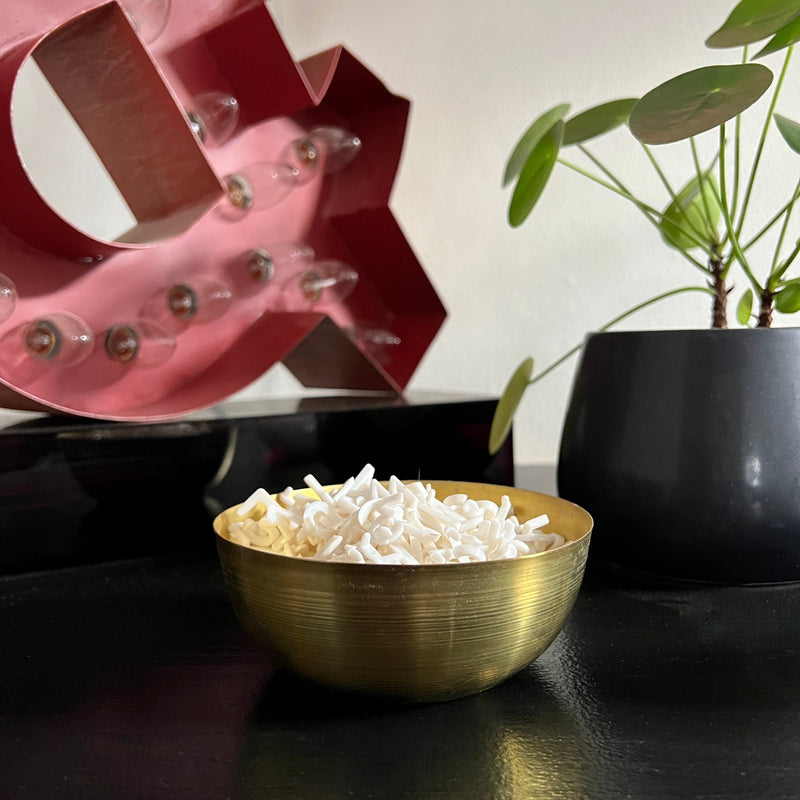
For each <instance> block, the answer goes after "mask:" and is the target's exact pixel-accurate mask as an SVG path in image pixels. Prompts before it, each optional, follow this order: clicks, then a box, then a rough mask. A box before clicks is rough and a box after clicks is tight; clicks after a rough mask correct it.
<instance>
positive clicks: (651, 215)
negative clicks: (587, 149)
mask: <svg viewBox="0 0 800 800" xmlns="http://www.w3.org/2000/svg"><path fill="white" fill-rule="evenodd" d="M588 155H589V158H590V159H591V160H592V161H594V162H596V163H597V164H598V167H599V168H600V169H602V170H603V172H605V173H606V174H609V175H610V173H609V172H608V170H606V169H605V168H604V167H603V166H602V165H601V164H599V162H597V159H595V158H594V157H593V156H591V154H588ZM557 161H558V163H559V164H562V165H563V166H565V167H568V168H569V169H571V170H574V171H575V172H577V173H578V174H579V175H583V177H584V178H588V179H589V180H591V181H594V182H595V183H597V184H598V185H600V186H602V187H604V188H605V189H608V190H609V191H611V192H614V193H615V194H618V195H619V196H620V197H623V198H625V199H626V200H628V201H629V202H631V203H633V204H634V205H635V206H636V207H637V208H638V209H639V210H640V211H641V212H642V213H643V214H644V215H645V217H647V219H648V220H649V221H650V222H651V223H652V224H653V225H655V226H656V227H657V228H658V227H659V223H660V220H661V212H660V211H658V210H656V209H655V208H653V207H652V206H649V205H647V204H646V203H644V202H642V201H641V200H639V199H638V198H636V197H634V195H632V194H631V193H630V192H628V191H626V190H623V189H621V188H619V187H620V186H621V184H619V185H617V186H615V185H614V184H612V183H608V182H607V181H604V180H603V179H602V178H598V177H597V175H594V174H592V173H591V172H589V171H588V170H585V169H583V168H582V167H579V166H578V165H577V164H573V163H572V162H571V161H566V160H565V159H563V158H559V159H557ZM611 179H612V180H615V179H614V178H613V176H612V177H611ZM678 252H679V253H681V255H682V256H683V257H684V258H685V259H686V260H687V261H689V262H690V263H692V264H693V265H694V266H695V267H697V268H698V269H699V270H702V271H703V272H705V273H706V274H708V273H709V272H710V270H709V269H708V267H707V266H706V265H705V264H703V263H702V262H700V261H698V260H697V259H696V258H694V257H693V256H691V255H689V253H687V252H686V251H685V250H681V249H679V250H678Z"/></svg>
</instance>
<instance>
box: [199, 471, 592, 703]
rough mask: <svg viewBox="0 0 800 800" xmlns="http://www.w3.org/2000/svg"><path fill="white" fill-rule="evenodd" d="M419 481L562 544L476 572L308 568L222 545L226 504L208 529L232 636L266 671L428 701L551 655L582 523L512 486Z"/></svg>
mask: <svg viewBox="0 0 800 800" xmlns="http://www.w3.org/2000/svg"><path fill="white" fill-rule="evenodd" d="M425 483H426V484H430V485H431V486H432V487H433V488H434V489H435V491H436V496H437V497H439V498H444V497H447V496H448V495H451V494H457V493H464V494H466V495H467V496H468V497H470V498H472V499H475V500H480V499H486V500H493V501H494V502H497V503H499V502H500V500H501V498H502V496H503V495H508V497H509V499H510V500H511V503H512V506H513V509H514V513H515V514H516V516H517V517H518V519H519V520H520V521H521V522H522V521H525V520H527V519H530V518H532V517H534V516H538V515H539V514H547V515H548V517H549V518H550V524H549V525H548V526H546V528H545V530H548V531H554V532H557V533H560V534H561V535H562V536H563V537H564V538H565V539H567V542H566V543H565V544H563V545H562V546H561V547H558V548H556V549H553V550H548V551H545V552H543V553H537V554H532V555H524V556H519V557H517V558H512V559H500V560H494V561H485V562H475V563H456V564H436V565H433V564H430V565H419V566H414V565H397V566H396V565H382V564H350V563H340V562H326V561H314V560H310V559H305V558H293V557H290V556H284V555H278V554H273V553H270V552H266V551H263V550H257V549H254V548H251V547H248V546H246V545H242V544H238V543H236V542H233V541H231V540H230V539H229V538H228V537H227V528H228V525H229V524H230V523H231V522H233V521H236V520H241V519H242V517H239V516H238V514H237V508H238V506H234V507H231V508H229V509H227V510H225V511H223V512H222V513H221V514H219V516H217V518H216V519H215V520H214V530H215V531H216V534H217V549H218V552H219V558H220V563H221V565H222V571H223V575H224V577H225V581H226V583H227V585H228V589H229V591H230V595H231V600H232V603H233V607H234V610H235V612H236V615H237V617H238V619H239V622H240V623H241V625H242V628H243V629H244V631H245V633H246V634H247V635H248V636H249V637H250V638H251V639H252V640H253V641H254V642H255V643H256V644H257V645H259V646H260V647H261V648H263V649H264V650H265V651H266V652H267V653H268V654H269V655H270V656H271V657H272V658H274V659H275V661H276V664H277V665H279V666H281V667H284V668H287V669H289V670H291V671H292V672H295V673H296V674H299V675H302V676H304V677H306V678H309V679H311V680H312V681H315V682H318V683H320V684H322V685H325V686H327V687H331V688H334V689H338V690H344V691H347V692H357V693H363V694H368V695H373V696H379V697H383V698H388V699H392V700H396V701H401V702H433V701H439V700H448V699H455V698H457V697H463V696H466V695H469V694H474V693H476V692H480V691H483V690H485V689H488V688H490V687H492V686H495V685H496V684H498V683H500V682H501V681H503V680H505V679H506V678H508V677H510V676H511V675H513V674H515V673H516V672H518V671H519V670H521V669H522V668H523V667H525V666H526V665H527V664H529V663H530V662H531V661H533V660H534V659H536V658H538V657H539V656H540V655H541V654H542V653H543V652H544V651H545V650H546V649H547V648H548V647H549V646H550V644H551V643H552V642H553V640H554V639H555V638H556V636H557V635H558V633H559V632H560V630H561V628H562V626H563V625H564V622H565V621H566V619H567V616H568V615H569V612H570V610H571V609H572V606H573V604H574V602H575V598H576V596H577V593H578V589H579V588H580V584H581V581H582V579H583V574H584V571H585V568H586V560H587V555H588V551H589V542H590V538H591V530H592V524H593V523H592V518H591V516H590V515H589V514H588V513H587V512H586V511H585V510H583V509H582V508H580V507H579V506H576V505H574V504H573V503H570V502H568V501H565V500H562V499H560V498H557V497H552V496H550V495H546V494H540V493H538V492H532V491H527V490H523V489H516V488H512V487H503V486H494V485H489V484H480V483H464V482H454V481H425ZM327 488H328V489H329V490H333V488H335V487H327ZM301 491H306V490H301ZM251 513H252V514H253V515H255V516H259V515H258V513H257V512H256V511H254V512H251Z"/></svg>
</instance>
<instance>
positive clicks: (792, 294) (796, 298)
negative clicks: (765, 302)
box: [775, 283, 800, 314]
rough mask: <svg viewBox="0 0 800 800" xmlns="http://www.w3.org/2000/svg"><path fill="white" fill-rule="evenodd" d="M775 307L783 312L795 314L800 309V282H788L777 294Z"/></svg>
mask: <svg viewBox="0 0 800 800" xmlns="http://www.w3.org/2000/svg"><path fill="white" fill-rule="evenodd" d="M775 308H776V310H778V311H780V312H781V314H795V313H796V312H798V311H800V283H790V284H787V285H786V286H785V287H784V288H783V289H781V290H780V292H778V293H777V294H776V295H775Z"/></svg>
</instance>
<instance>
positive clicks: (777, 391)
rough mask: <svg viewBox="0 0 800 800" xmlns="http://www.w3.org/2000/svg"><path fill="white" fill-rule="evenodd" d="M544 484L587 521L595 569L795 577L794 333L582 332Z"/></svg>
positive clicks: (798, 546) (798, 553) (798, 415)
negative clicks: (556, 451)
mask: <svg viewBox="0 0 800 800" xmlns="http://www.w3.org/2000/svg"><path fill="white" fill-rule="evenodd" d="M558 489H559V494H560V495H561V496H562V497H564V498H566V499H568V500H571V501H573V502H575V503H577V504H579V505H581V506H583V507H584V508H585V509H586V510H587V511H589V513H590V514H591V515H592V516H593V517H594V520H595V528H594V534H593V537H592V553H591V557H590V560H592V561H594V562H595V563H605V564H608V565H613V566H616V567H619V568H623V569H626V570H633V571H636V572H640V573H647V574H649V575H652V576H657V577H662V578H670V579H678V580H691V581H704V582H711V583H726V584H742V583H772V582H783V581H796V580H800V329H796V328H782V329H770V330H765V329H758V330H744V329H742V330H730V331H720V330H691V331H646V332H613V333H597V334H592V335H590V336H588V337H587V339H586V343H585V348H584V350H583V353H582V358H581V362H580V365H579V367H578V371H577V374H576V377H575V382H574V385H573V388H572V396H571V398H570V402H569V407H568V410H567V415H566V419H565V423H564V430H563V433H562V439H561V449H560V455H559V464H558Z"/></svg>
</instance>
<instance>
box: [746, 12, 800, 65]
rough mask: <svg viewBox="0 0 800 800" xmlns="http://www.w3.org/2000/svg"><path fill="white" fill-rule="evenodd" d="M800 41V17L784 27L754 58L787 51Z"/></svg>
mask: <svg viewBox="0 0 800 800" xmlns="http://www.w3.org/2000/svg"><path fill="white" fill-rule="evenodd" d="M799 41H800V17H797V18H795V19H793V20H792V21H791V22H790V23H789V24H788V25H784V26H783V27H782V28H781V29H780V30H779V31H778V32H777V33H776V34H775V35H774V36H773V37H772V38H771V39H770V40H769V41H768V42H767V43H766V44H765V45H764V46H763V47H762V48H761V49H760V50H759V51H758V52H757V53H756V54H755V56H753V58H761V56H767V55H769V54H770V53H777V52H778V50H785V49H786V48H787V47H791V46H792V45H793V44H796V43H797V42H799Z"/></svg>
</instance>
